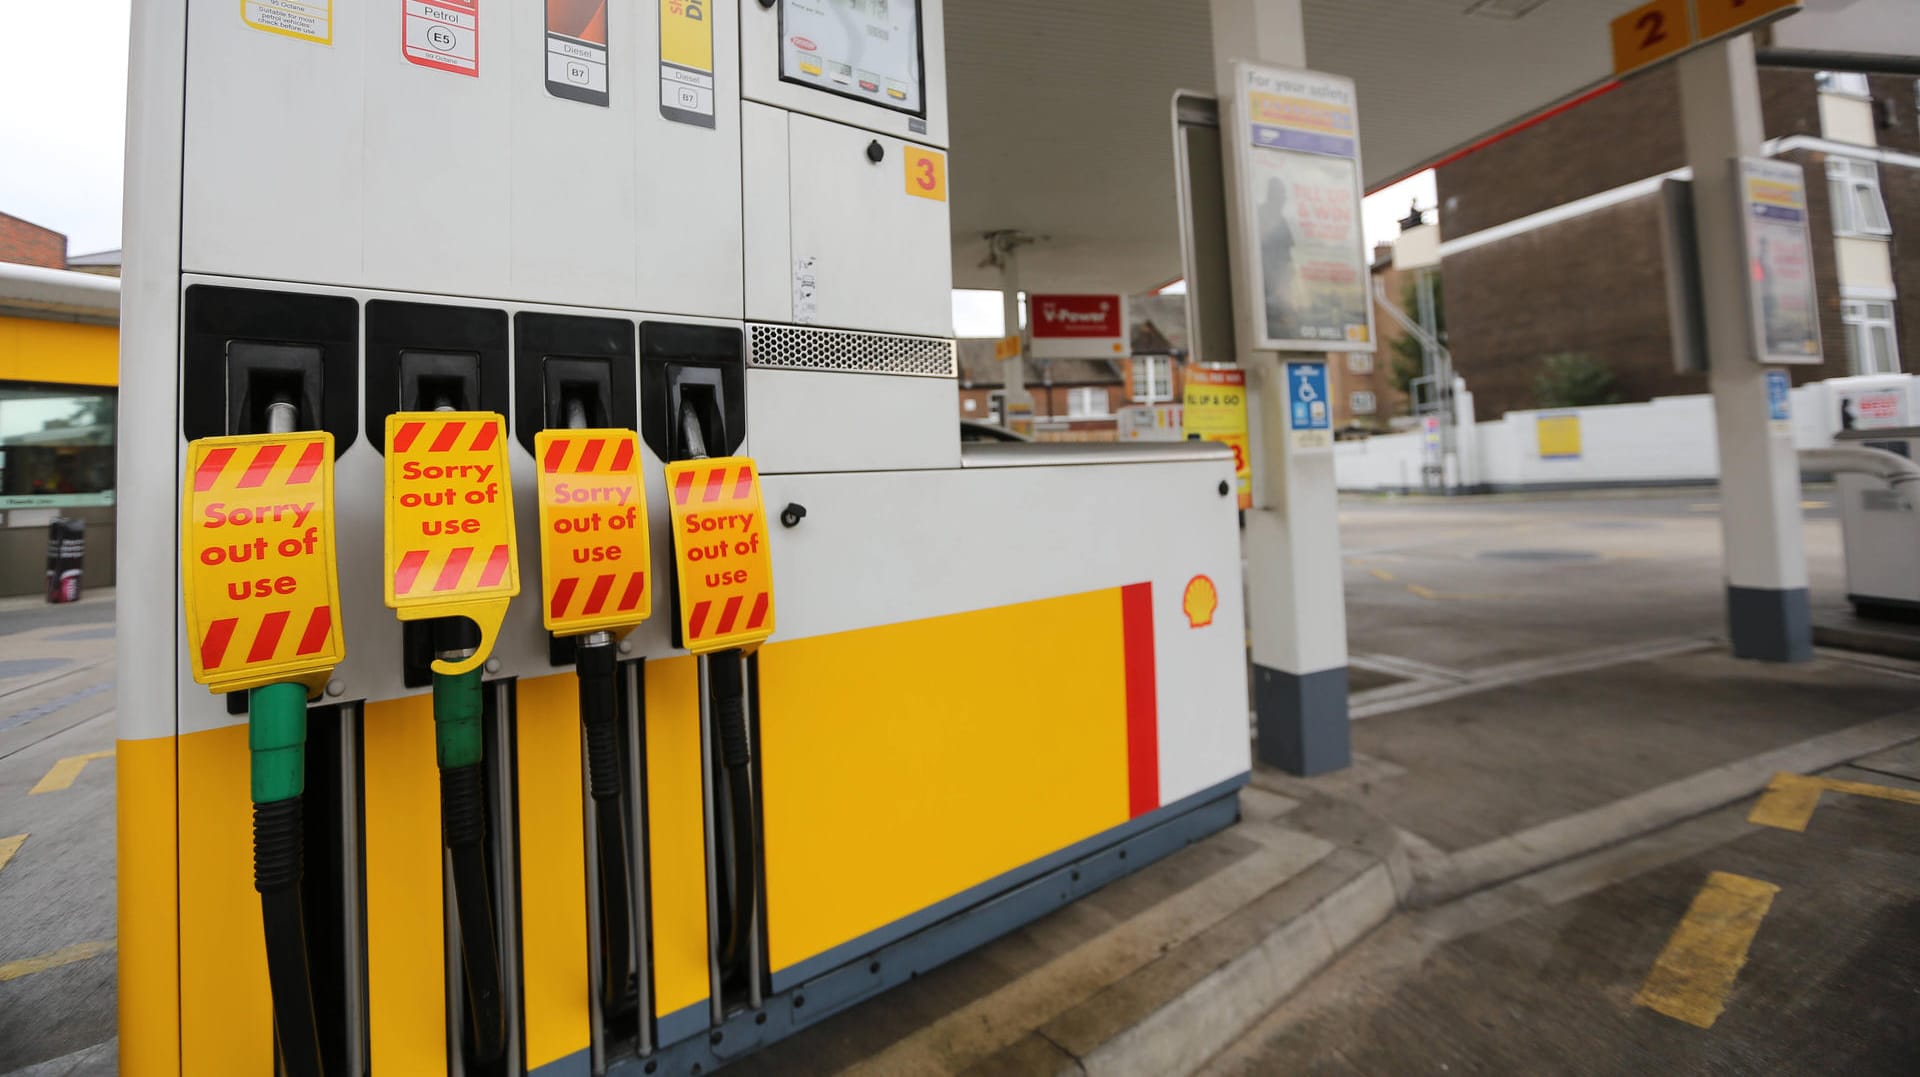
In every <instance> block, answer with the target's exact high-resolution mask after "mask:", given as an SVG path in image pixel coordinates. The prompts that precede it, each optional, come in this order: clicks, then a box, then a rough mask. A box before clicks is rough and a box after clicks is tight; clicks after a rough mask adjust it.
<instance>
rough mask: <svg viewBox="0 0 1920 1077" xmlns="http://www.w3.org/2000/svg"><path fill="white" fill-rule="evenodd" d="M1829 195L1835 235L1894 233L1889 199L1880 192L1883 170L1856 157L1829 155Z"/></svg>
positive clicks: (1873, 237)
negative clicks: (1881, 172) (1889, 211)
mask: <svg viewBox="0 0 1920 1077" xmlns="http://www.w3.org/2000/svg"><path fill="white" fill-rule="evenodd" d="M1827 194H1828V197H1829V200H1830V201H1831V202H1832V204H1833V234H1834V235H1836V236H1851V237H1856V238H1860V237H1864V238H1871V239H1884V238H1886V237H1887V236H1891V235H1893V222H1892V221H1890V220H1888V218H1887V203H1886V199H1884V198H1882V197H1881V195H1880V169H1879V167H1878V166H1876V165H1875V164H1874V163H1873V162H1872V161H1863V160H1860V159H1859V158H1857V157H1841V156H1838V155H1835V156H1832V157H1828V158H1827Z"/></svg>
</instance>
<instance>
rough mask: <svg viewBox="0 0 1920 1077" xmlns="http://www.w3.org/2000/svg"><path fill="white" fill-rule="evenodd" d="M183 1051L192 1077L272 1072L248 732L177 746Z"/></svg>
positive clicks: (210, 733) (198, 736)
mask: <svg viewBox="0 0 1920 1077" xmlns="http://www.w3.org/2000/svg"><path fill="white" fill-rule="evenodd" d="M179 747H180V771H181V773H183V774H189V775H192V781H193V785H192V787H191V789H190V790H189V791H188V793H187V795H186V796H183V797H181V798H180V1052H181V1056H182V1057H183V1058H185V1059H186V1060H187V1069H188V1072H190V1073H271V1072H272V1071H273V1001H272V997H271V996H270V995H269V994H268V993H267V990H266V986H267V944H266V940H265V937H264V936H263V935H262V934H261V926H260V895H259V894H257V893H255V892H254V889H253V800H252V797H251V794H250V793H249V790H248V757H247V727H246V726H245V725H231V726H227V727H225V728H224V729H211V730H207V731H205V732H200V733H189V734H187V735H185V736H183V737H181V738H180V739H179Z"/></svg>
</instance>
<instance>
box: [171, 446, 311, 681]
mask: <svg viewBox="0 0 1920 1077" xmlns="http://www.w3.org/2000/svg"><path fill="white" fill-rule="evenodd" d="M187 475H188V477H189V479H190V481H188V482H186V483H183V484H182V485H183V487H184V489H183V495H184V496H183V501H184V504H183V505H182V509H181V513H180V521H181V532H182V534H181V542H180V549H181V565H182V568H183V574H182V575H183V579H184V580H185V589H184V593H185V598H186V607H187V633H188V640H189V645H190V649H189V655H190V659H191V662H192V666H193V679H194V680H196V681H198V682H200V683H201V684H204V685H206V686H208V687H209V688H210V689H212V690H213V691H215V692H237V691H242V690H244V689H248V688H257V687H259V686H261V685H266V684H274V683H277V682H281V681H296V682H300V683H303V684H306V685H307V686H308V687H309V688H318V687H319V685H320V684H321V683H322V682H323V681H325V679H326V675H327V673H328V672H329V671H330V670H332V669H333V667H334V666H336V665H338V664H339V663H340V660H341V659H342V658H344V657H345V656H346V643H345V641H344V640H343V639H342V638H341V635H340V631H339V624H340V588H339V580H338V578H337V576H336V574H335V559H334V544H333V435H332V434H329V433H326V432H325V431H309V432H303V433H295V434H254V435H247V436H241V437H222V438H202V439H200V440H198V441H195V442H193V443H192V444H190V445H188V446H187Z"/></svg>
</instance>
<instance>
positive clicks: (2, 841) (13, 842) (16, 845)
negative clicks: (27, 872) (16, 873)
mask: <svg viewBox="0 0 1920 1077" xmlns="http://www.w3.org/2000/svg"><path fill="white" fill-rule="evenodd" d="M26 842H27V836H26V835H25V834H15V835H14V836H13V837H11V838H0V871H4V870H6V866H7V861H9V860H12V859H13V854H15V853H17V852H19V851H20V846H22V845H25V844H26Z"/></svg>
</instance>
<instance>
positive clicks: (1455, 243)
mask: <svg viewBox="0 0 1920 1077" xmlns="http://www.w3.org/2000/svg"><path fill="white" fill-rule="evenodd" d="M1762 62H1763V65H1764V54H1763V61H1762ZM1759 74H1760V87H1761V98H1762V109H1763V113H1764V122H1765V133H1766V137H1767V139H1768V142H1767V152H1768V153H1769V154H1770V155H1771V156H1774V157H1777V158H1779V159H1781V160H1787V161H1793V162H1795V163H1797V164H1799V165H1801V166H1802V168H1803V169H1804V170H1805V172H1806V179H1807V193H1808V201H1809V209H1810V212H1809V218H1810V221H1811V226H1812V229H1813V235H1814V271H1815V276H1816V279H1817V283H1818V286H1819V290H1820V297H1821V303H1820V323H1821V332H1822V336H1823V338H1824V345H1825V347H1824V352H1825V358H1826V361H1825V363H1824V364H1822V365H1818V366H1802V367H1794V368H1792V372H1793V377H1794V380H1795V382H1796V383H1799V382H1805V381H1812V380H1818V379H1822V378H1828V377H1839V376H1843V375H1847V374H1855V373H1881V372H1891V371H1899V370H1902V369H1904V366H1905V362H1904V361H1903V359H1902V357H1903V356H1907V357H1920V258H1916V257H1915V256H1914V255H1915V252H1916V251H1920V111H1917V109H1916V100H1915V80H1914V79H1913V78H1911V77H1904V78H1903V77H1892V76H1880V75H1871V76H1869V75H1863V74H1857V73H1849V72H1814V71H1809V70H1801V69H1791V68H1774V67H1766V66H1762V67H1761V69H1760V73H1759ZM1677 95H1678V78H1677V75H1676V73H1675V70H1674V67H1673V66H1672V65H1666V66H1664V67H1659V68H1655V69H1652V70H1650V71H1648V72H1646V73H1645V74H1643V75H1640V76H1637V77H1635V78H1632V79H1629V80H1627V81H1626V82H1625V83H1623V84H1621V85H1620V86H1618V87H1617V88H1615V89H1613V90H1611V91H1609V92H1606V93H1604V94H1602V95H1600V96H1598V97H1595V98H1593V99H1591V100H1588V101H1586V102H1585V103H1583V104H1581V105H1580V106H1578V107H1577V108H1574V109H1571V110H1569V111H1567V112H1564V113H1561V114H1559V115H1557V116H1554V117H1552V118H1550V119H1548V120H1546V121H1544V122H1542V123H1539V124H1537V125H1535V126H1533V127H1531V128H1528V129H1526V130H1524V131H1520V132H1518V133H1516V134H1514V135H1513V136H1511V137H1509V138H1506V139H1504V140H1502V141H1500V142H1496V143H1494V144H1492V145H1490V146H1487V147H1485V148H1483V149H1481V150H1479V151H1477V152H1475V153H1472V154H1469V155H1468V156H1466V157H1463V158H1461V159H1459V160H1457V161H1454V162H1451V163H1449V164H1445V165H1442V166H1441V167H1440V168H1439V169H1437V170H1436V177H1435V178H1436V186H1437V188H1438V194H1439V199H1440V227H1441V229H1442V239H1443V242H1442V243H1441V245H1440V254H1441V258H1442V263H1441V264H1442V268H1443V273H1444V276H1445V280H1446V286H1447V288H1446V317H1447V328H1448V331H1449V341H1448V343H1449V347H1450V348H1451V350H1452V352H1453V356H1454V363H1455V367H1456V369H1457V371H1458V372H1459V373H1460V375H1461V376H1463V377H1464V378H1465V379H1466V382H1467V385H1468V387H1469V388H1470V389H1471V390H1472V391H1473V393H1474V396H1475V398H1476V401H1477V405H1478V410H1479V411H1480V413H1481V414H1482V415H1483V416H1489V417H1491V416H1497V415H1499V414H1501V413H1502V412H1505V411H1511V410H1516V409H1523V408H1529V407H1534V406H1536V404H1537V400H1536V398H1535V391H1534V379H1535V378H1536V376H1537V375H1538V372H1539V370H1540V360H1541V359H1542V358H1543V357H1544V356H1547V355H1551V354H1554V353H1556V352H1579V353H1585V354H1587V355H1590V356H1592V357H1594V358H1595V359H1598V360H1600V361H1602V362H1604V363H1605V364H1606V365H1607V366H1608V367H1609V368H1610V369H1611V370H1612V371H1613V373H1614V375H1615V378H1616V380H1617V387H1618V390H1619V392H1620V394H1621V397H1622V399H1624V400H1628V401H1635V400H1647V399H1650V398H1652V397H1656V396H1670V395H1676V394H1683V393H1702V392H1706V391H1707V386H1706V378H1705V377H1704V376H1703V375H1694V374H1678V373H1675V372H1674V369H1673V357H1672V350H1671V345H1670V341H1669V330H1668V321H1667V306H1666V302H1667V301H1666V292H1665V276H1666V271H1665V267H1664V264H1663V260H1662V255H1661V234H1662V233H1661V227H1662V226H1661V216H1660V195H1659V185H1660V182H1661V180H1662V179H1663V178H1664V177H1666V176H1669V175H1680V176H1684V175H1685V174H1686V173H1685V171H1684V169H1683V162H1684V156H1685V155H1684V148H1683V144H1682V133H1681V127H1680V114H1679V109H1678V108H1677V106H1676V105H1675V101H1676V100H1677ZM1836 207H1837V208H1838V213H1837V214H1836ZM1383 354H1384V353H1383Z"/></svg>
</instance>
